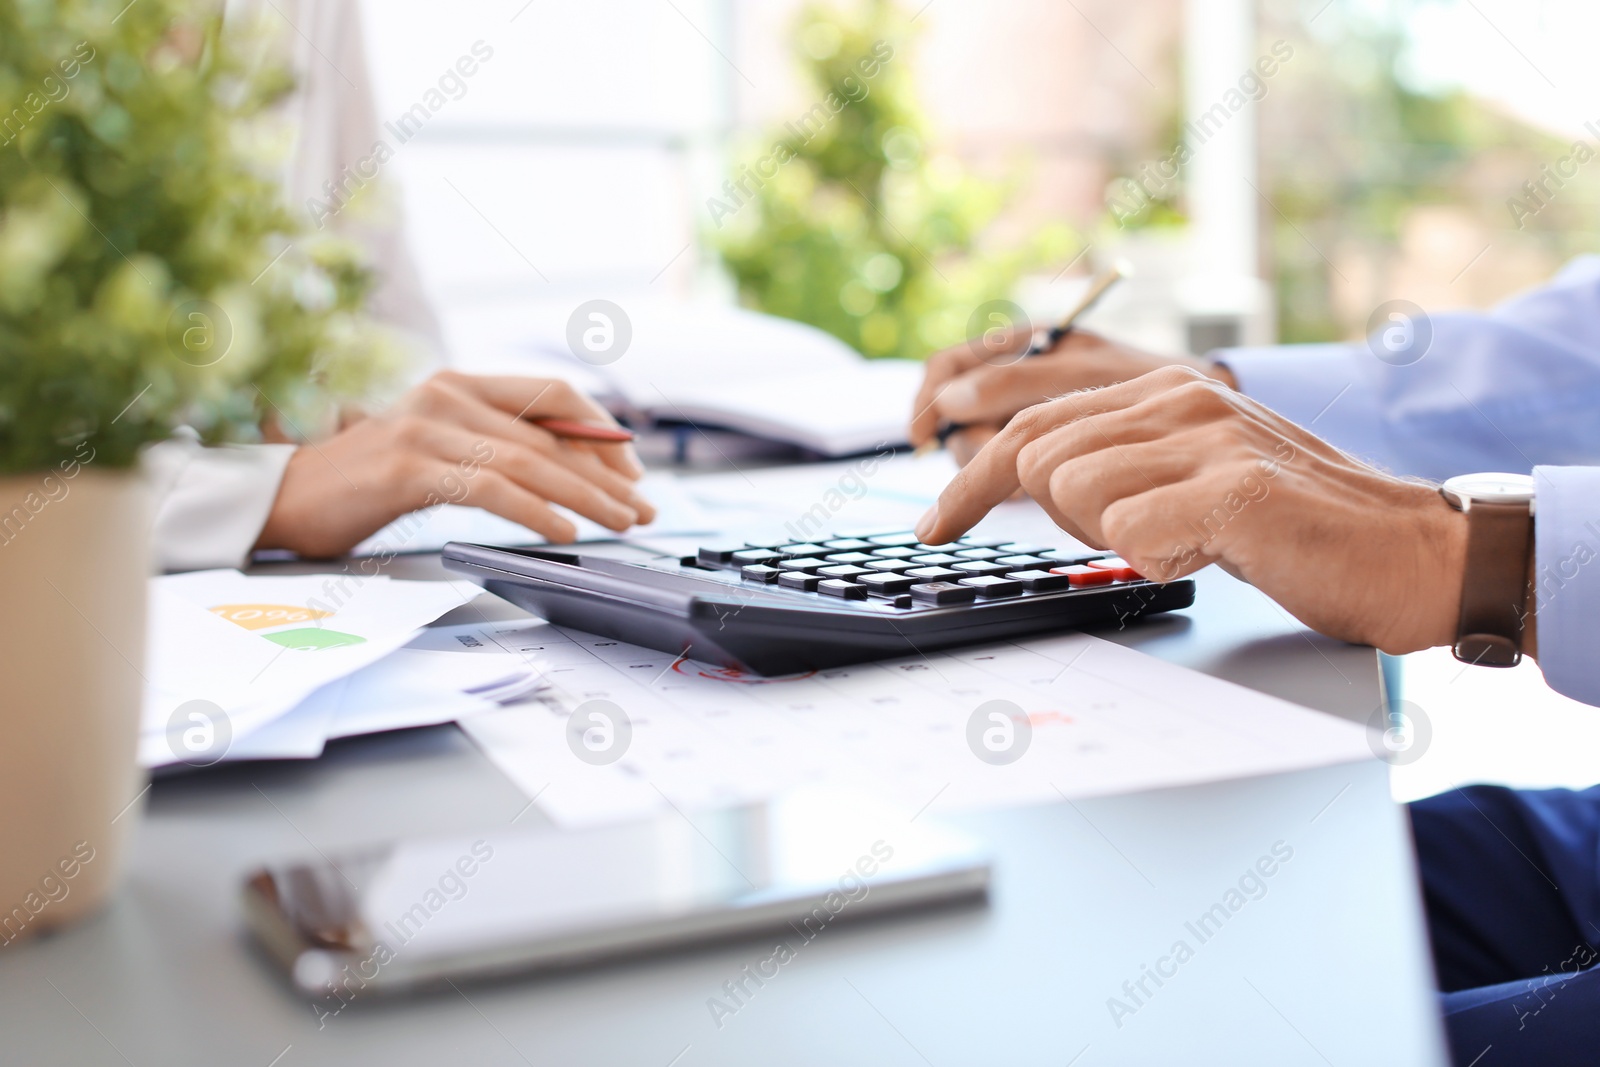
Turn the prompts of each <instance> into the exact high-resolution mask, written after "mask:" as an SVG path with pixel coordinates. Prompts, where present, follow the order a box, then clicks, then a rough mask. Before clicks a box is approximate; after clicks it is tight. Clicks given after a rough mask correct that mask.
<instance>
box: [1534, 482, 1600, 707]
mask: <svg viewBox="0 0 1600 1067" xmlns="http://www.w3.org/2000/svg"><path fill="white" fill-rule="evenodd" d="M1533 477H1534V484H1535V490H1536V492H1537V497H1536V498H1535V504H1534V508H1535V515H1534V522H1533V531H1534V585H1535V588H1536V590H1537V593H1538V603H1539V666H1540V668H1541V669H1542V670H1543V671H1544V678H1545V681H1547V682H1549V683H1550V688H1552V689H1554V690H1555V691H1556V692H1558V693H1563V694H1565V695H1567V696H1569V697H1571V698H1572V699H1574V700H1581V701H1583V702H1584V703H1585V704H1595V705H1600V647H1597V646H1600V467H1539V468H1537V469H1536V470H1535V471H1534V472H1533Z"/></svg>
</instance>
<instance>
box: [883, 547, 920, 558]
mask: <svg viewBox="0 0 1600 1067" xmlns="http://www.w3.org/2000/svg"><path fill="white" fill-rule="evenodd" d="M872 554H873V555H874V556H877V557H878V558H879V559H910V558H911V557H912V556H920V555H922V553H921V552H918V551H917V550H916V549H914V548H911V547H910V546H908V545H896V546H895V547H893V548H878V549H874V550H873V552H872Z"/></svg>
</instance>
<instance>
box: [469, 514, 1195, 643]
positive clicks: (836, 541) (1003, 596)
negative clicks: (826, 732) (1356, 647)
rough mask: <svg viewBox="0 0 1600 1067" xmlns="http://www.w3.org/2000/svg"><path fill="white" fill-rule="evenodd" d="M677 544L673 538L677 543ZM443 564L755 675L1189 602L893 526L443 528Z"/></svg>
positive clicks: (1054, 554) (494, 587)
mask: <svg viewBox="0 0 1600 1067" xmlns="http://www.w3.org/2000/svg"><path fill="white" fill-rule="evenodd" d="M687 547H688V546H685V548H687ZM444 565H445V567H447V568H448V569H450V570H453V571H457V572H460V573H462V574H465V575H467V576H469V577H471V578H472V579H473V580H475V581H477V582H478V583H479V584H481V585H482V586H483V587H484V588H485V589H487V590H488V591H489V592H491V593H494V594H496V595H497V596H500V597H502V598H504V599H506V600H509V601H510V602H511V603H513V604H516V605H517V606H518V607H521V608H524V609H526V610H528V611H530V612H533V613H534V614H536V615H539V616H541V617H543V618H545V619H548V620H549V621H550V622H553V623H555V624H557V625H559V626H571V627H573V628H575V629H579V630H585V631H587V632H589V633H593V634H600V635H602V636H605V637H610V638H615V639H617V640H620V641H627V642H629V643H630V644H635V645H643V646H644V647H646V648H653V649H657V650H659V651H662V652H668V653H672V654H675V655H681V656H684V657H687V658H692V659H695V660H699V661H701V662H705V663H713V664H718V665H720V666H724V667H731V668H734V669H737V670H741V671H747V672H750V673H753V674H759V675H779V674H793V673H796V672H800V671H807V670H816V669H821V668H825V667H837V666H842V665H844V664H848V663H861V662H864V661H867V660H874V659H886V658H890V657H895V656H906V655H915V654H917V653H919V652H929V651H932V650H934V649H942V648H950V647H952V646H955V645H967V644H975V643H979V642H984V641H995V640H1000V639H1004V638H1013V637H1022V636H1025V635H1028V634H1035V633H1040V632H1044V631H1048V630H1060V629H1066V628H1073V627H1090V626H1102V625H1119V624H1123V623H1126V622H1128V621H1129V620H1132V619H1136V618H1139V617H1142V616H1145V615H1150V614H1154V613H1157V612H1163V611H1172V610H1174V609H1176V608H1186V607H1188V606H1189V605H1190V604H1193V603H1194V582H1193V581H1191V580H1188V579H1183V580H1180V581H1175V582H1166V583H1157V582H1153V581H1149V580H1147V579H1146V578H1145V577H1144V576H1142V575H1140V574H1139V573H1137V572H1136V571H1135V570H1134V569H1133V568H1132V567H1130V566H1128V564H1127V563H1125V562H1124V561H1122V560H1121V559H1118V558H1117V557H1115V556H1111V555H1108V554H1106V553H1104V552H1092V551H1088V552H1086V551H1082V550H1079V551H1060V550H1057V549H1053V548H1050V547H1048V546H1046V545H1035V544H1024V543H1022V542H1017V541H1008V540H1006V539H1004V538H986V537H962V538H958V539H957V540H955V541H952V542H950V543H949V544H943V545H929V544H923V543H922V542H921V541H919V540H918V539H917V536H916V534H914V533H909V532H906V531H892V532H887V533H881V532H880V533H874V532H865V533H855V534H849V535H843V536H836V537H832V538H827V539H820V538H819V539H817V540H815V541H795V540H792V539H784V538H756V539H753V540H748V541H738V542H729V543H717V544H709V545H698V546H695V547H694V549H693V551H684V552H682V553H679V552H674V551H665V550H663V549H662V548H661V547H660V546H656V547H652V546H649V545H646V544H643V543H632V542H627V541H605V542H594V543H592V544H580V545H569V546H557V545H541V546H538V547H536V548H494V547H490V546H487V545H469V544H462V543H460V542H451V543H450V544H447V545H445V547H444Z"/></svg>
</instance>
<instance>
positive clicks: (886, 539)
mask: <svg viewBox="0 0 1600 1067" xmlns="http://www.w3.org/2000/svg"><path fill="white" fill-rule="evenodd" d="M867 540H868V541H871V542H872V543H873V544H875V545H883V546H884V547H886V548H905V547H906V546H908V545H914V544H916V543H917V535H916V534H914V533H897V534H878V535H877V536H875V537H869V538H867Z"/></svg>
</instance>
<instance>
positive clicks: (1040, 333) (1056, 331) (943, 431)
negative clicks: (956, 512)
mask: <svg viewBox="0 0 1600 1067" xmlns="http://www.w3.org/2000/svg"><path fill="white" fill-rule="evenodd" d="M1131 273H1133V272H1132V270H1131V269H1130V268H1129V267H1128V266H1127V264H1125V263H1122V262H1120V261H1119V262H1117V263H1113V264H1112V265H1111V266H1109V267H1107V268H1106V269H1105V270H1103V271H1101V272H1100V273H1099V274H1097V275H1095V278H1094V281H1092V282H1090V283H1089V289H1088V291H1087V292H1085V293H1084V294H1083V299H1081V300H1079V301H1078V303H1077V305H1076V306H1075V307H1074V308H1073V309H1072V310H1071V311H1069V312H1067V313H1066V315H1065V316H1063V317H1062V319H1061V321H1060V322H1058V323H1056V324H1055V326H1053V327H1051V328H1050V329H1048V330H1046V329H1043V328H1040V329H1037V330H1034V331H1033V337H1032V338H1031V339H1030V340H1029V341H1028V347H1027V348H1025V349H1024V350H1023V351H1022V354H1021V355H1019V356H1018V357H1017V359H1018V360H1024V359H1030V358H1032V357H1034V356H1039V355H1043V354H1044V353H1046V352H1049V351H1051V350H1052V349H1054V348H1055V347H1056V345H1058V344H1060V343H1061V341H1062V339H1063V338H1065V337H1066V336H1067V334H1069V333H1071V332H1072V328H1073V326H1075V325H1076V324H1077V321H1078V320H1079V319H1080V318H1082V317H1083V316H1084V315H1085V314H1087V313H1088V311H1089V309H1090V308H1092V307H1094V306H1095V305H1096V304H1098V303H1099V302H1100V298H1101V297H1102V296H1105V295H1106V292H1107V291H1108V290H1109V289H1110V288H1111V287H1112V286H1113V285H1116V284H1117V283H1118V282H1120V281H1121V280H1122V279H1124V278H1126V277H1127V276H1128V275H1129V274H1131ZM964 428H965V427H964V426H963V425H962V424H961V423H958V422H948V423H945V424H944V425H943V426H941V427H939V432H938V433H936V434H934V436H933V439H932V440H929V441H925V442H923V443H922V444H921V445H920V446H918V448H917V450H916V455H919V456H925V455H927V454H928V453H930V452H933V451H935V450H936V449H938V448H940V447H941V446H943V444H944V443H945V442H946V441H948V440H949V439H950V435H951V434H953V433H956V432H957V431H959V430H962V429H964Z"/></svg>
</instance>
